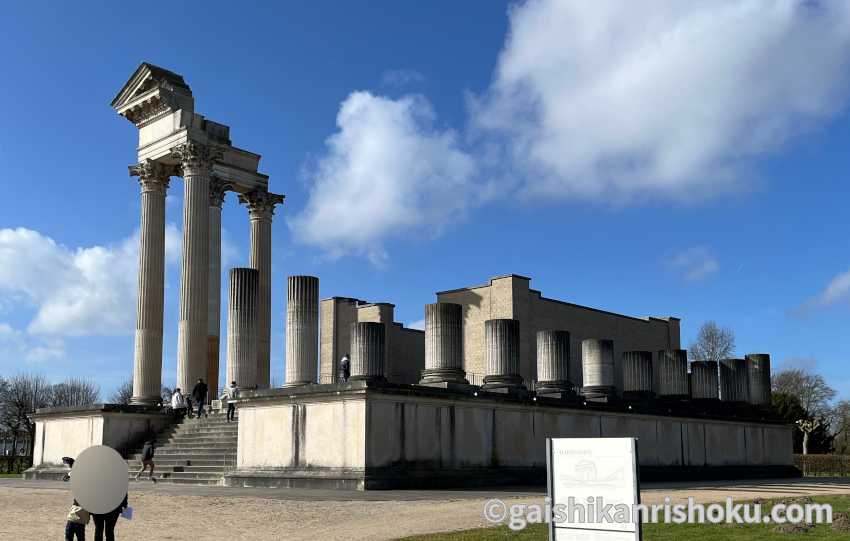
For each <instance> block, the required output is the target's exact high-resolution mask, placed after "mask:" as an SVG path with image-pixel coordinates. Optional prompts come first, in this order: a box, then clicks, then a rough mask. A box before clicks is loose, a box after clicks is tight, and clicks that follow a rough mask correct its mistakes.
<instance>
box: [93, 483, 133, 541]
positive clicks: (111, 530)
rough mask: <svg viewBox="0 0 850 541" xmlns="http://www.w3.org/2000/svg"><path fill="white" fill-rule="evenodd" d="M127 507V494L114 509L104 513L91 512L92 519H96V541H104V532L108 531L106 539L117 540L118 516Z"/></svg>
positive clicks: (109, 540)
mask: <svg viewBox="0 0 850 541" xmlns="http://www.w3.org/2000/svg"><path fill="white" fill-rule="evenodd" d="M127 507H128V505H127V495H126V494H125V495H124V500H122V501H121V503H120V504H118V507H116V508H115V509H113V510H112V511H110V512H108V513H104V514H102V515H99V514H97V513H92V514H91V517H92V519H94V541H103V535H104V533H106V541H115V523H116V522H118V517H119V516H121V513H122V512H123V511H124V509H127Z"/></svg>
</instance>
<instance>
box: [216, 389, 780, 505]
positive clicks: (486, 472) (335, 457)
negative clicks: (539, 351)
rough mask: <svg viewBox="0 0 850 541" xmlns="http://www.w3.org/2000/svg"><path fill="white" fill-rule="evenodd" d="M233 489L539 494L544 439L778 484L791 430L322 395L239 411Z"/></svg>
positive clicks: (449, 397)
mask: <svg viewBox="0 0 850 541" xmlns="http://www.w3.org/2000/svg"><path fill="white" fill-rule="evenodd" d="M239 419H240V420H239V450H238V459H237V468H238V469H237V471H236V472H234V473H233V474H232V475H230V476H229V477H228V484H231V485H245V486H261V485H265V486H323V487H338V488H354V489H368V488H394V487H424V486H453V485H454V486H475V485H488V484H528V483H538V482H541V481H542V480H543V479H544V478H545V468H546V459H545V440H546V438H547V437H625V436H635V437H637V438H638V452H639V458H640V465H641V474H642V475H643V476H644V478H645V479H646V478H662V477H667V478H671V477H672V478H677V479H681V478H683V477H684V476H689V477H692V478H693V477H702V478H707V477H726V478H735V477H755V476H783V475H790V474H793V473H794V472H795V470H794V468H793V466H792V443H791V442H792V440H791V437H792V432H791V428H790V427H789V426H787V425H781V424H769V423H759V422H745V421H728V420H719V419H710V418H684V417H675V416H660V415H645V414H635V413H629V412H618V411H610V410H606V409H602V408H597V407H595V406H590V407H583V406H579V407H564V406H563V405H561V404H560V403H558V401H550V400H545V399H540V400H539V401H534V400H532V399H530V398H528V399H513V398H509V397H504V396H500V395H494V394H486V393H480V392H479V394H478V396H474V395H473V394H472V393H471V392H470V393H462V392H452V391H449V390H446V389H426V388H423V387H419V386H398V385H396V386H383V387H381V386H377V387H369V386H366V385H363V384H359V385H355V384H350V385H347V386H339V387H337V386H325V385H317V386H313V387H311V388H307V389H299V390H298V391H291V390H284V391H279V390H275V391H264V392H257V393H255V394H254V396H253V397H249V398H245V399H244V400H242V401H240V404H239Z"/></svg>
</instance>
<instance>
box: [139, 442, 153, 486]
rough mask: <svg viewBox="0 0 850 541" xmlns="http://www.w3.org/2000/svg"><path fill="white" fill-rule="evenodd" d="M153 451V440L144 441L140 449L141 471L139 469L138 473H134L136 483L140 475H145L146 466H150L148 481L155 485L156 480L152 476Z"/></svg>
mask: <svg viewBox="0 0 850 541" xmlns="http://www.w3.org/2000/svg"><path fill="white" fill-rule="evenodd" d="M154 449H155V446H154V441H153V440H148V441H146V442H145V446H144V447H142V469H140V470H139V471H138V473H136V481H138V480H139V477H141V476H142V474H143V473H145V470H146V469H147V468H148V466H150V469H151V472H150V474H149V475H148V479H150V480H151V481H153V482H154V483H156V478H155V477H154V476H153V468H154V463H153V453H154Z"/></svg>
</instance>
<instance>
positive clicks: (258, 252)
mask: <svg viewBox="0 0 850 541" xmlns="http://www.w3.org/2000/svg"><path fill="white" fill-rule="evenodd" d="M239 202H240V203H242V204H245V205H247V206H248V216H249V217H250V219H251V261H250V266H251V268H254V269H257V271H259V273H260V305H259V319H258V324H259V338H258V344H257V386H258V387H259V388H261V389H264V388H267V387H268V386H269V384H270V377H271V332H272V327H271V313H272V308H271V307H272V293H271V280H272V217H273V216H274V207H275V205H277V204H278V203H282V202H283V196H282V195H277V194H273V193H270V192H269V191H267V190H265V189H258V190H254V191H253V192H250V193H247V194H242V195H240V196H239Z"/></svg>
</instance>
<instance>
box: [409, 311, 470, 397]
mask: <svg viewBox="0 0 850 541" xmlns="http://www.w3.org/2000/svg"><path fill="white" fill-rule="evenodd" d="M419 383H421V384H426V385H430V384H440V383H459V384H468V383H469V382H468V381H467V380H466V372H465V371H464V370H463V306H461V305H459V304H453V303H448V302H438V303H434V304H426V305H425V370H423V371H422V379H421V381H420V382H419Z"/></svg>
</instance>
